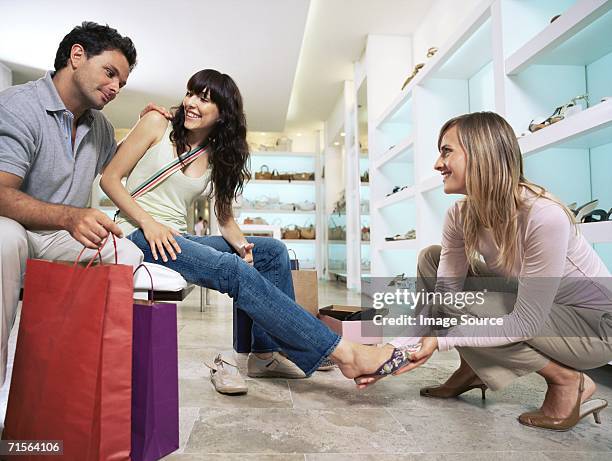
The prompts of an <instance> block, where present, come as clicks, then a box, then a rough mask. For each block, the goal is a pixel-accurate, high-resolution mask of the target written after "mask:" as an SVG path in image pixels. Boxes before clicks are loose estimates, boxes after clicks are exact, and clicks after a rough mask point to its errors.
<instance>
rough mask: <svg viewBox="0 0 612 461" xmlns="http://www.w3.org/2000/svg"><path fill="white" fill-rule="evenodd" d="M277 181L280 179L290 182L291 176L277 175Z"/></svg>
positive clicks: (289, 174) (285, 174)
mask: <svg viewBox="0 0 612 461" xmlns="http://www.w3.org/2000/svg"><path fill="white" fill-rule="evenodd" d="M278 179H282V180H283V181H291V180H292V179H293V174H291V173H279V175H278Z"/></svg>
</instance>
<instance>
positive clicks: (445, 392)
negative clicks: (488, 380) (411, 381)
mask: <svg viewBox="0 0 612 461" xmlns="http://www.w3.org/2000/svg"><path fill="white" fill-rule="evenodd" d="M472 389H480V392H481V393H482V400H485V399H486V392H487V389H488V387H487V385H486V384H484V383H479V384H474V381H472V382H471V383H468V384H466V385H463V386H459V387H451V386H445V385H444V384H442V385H441V386H431V387H422V388H421V389H420V390H419V393H420V394H421V395H422V396H423V397H435V398H439V399H450V398H453V397H459V396H460V395H461V394H463V393H465V392H467V391H471V390H472Z"/></svg>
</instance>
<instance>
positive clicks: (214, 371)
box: [205, 354, 248, 395]
mask: <svg viewBox="0 0 612 461" xmlns="http://www.w3.org/2000/svg"><path fill="white" fill-rule="evenodd" d="M205 365H206V366H207V367H208V368H210V382H211V383H212V384H213V386H214V387H215V390H216V391H217V392H219V393H220V394H230V395H237V394H246V393H247V391H248V388H247V384H246V381H245V380H244V378H243V377H242V376H240V372H239V371H238V367H236V365H234V364H233V363H230V362H228V361H226V360H224V359H223V356H222V355H221V354H219V355H217V357H215V360H214V362H213V365H212V366H211V365H209V364H207V363H206V364H205Z"/></svg>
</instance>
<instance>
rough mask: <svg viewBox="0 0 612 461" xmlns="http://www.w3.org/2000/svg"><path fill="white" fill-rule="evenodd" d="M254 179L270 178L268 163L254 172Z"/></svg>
mask: <svg viewBox="0 0 612 461" xmlns="http://www.w3.org/2000/svg"><path fill="white" fill-rule="evenodd" d="M255 179H272V173H271V172H270V167H269V166H268V165H262V166H261V168H260V169H259V171H257V172H255Z"/></svg>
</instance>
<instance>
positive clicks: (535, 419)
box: [518, 373, 608, 432]
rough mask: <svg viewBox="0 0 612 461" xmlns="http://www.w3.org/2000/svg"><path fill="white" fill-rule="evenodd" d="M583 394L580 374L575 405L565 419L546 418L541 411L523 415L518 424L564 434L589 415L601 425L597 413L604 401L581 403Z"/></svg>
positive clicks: (602, 406) (582, 374) (603, 405)
mask: <svg viewBox="0 0 612 461" xmlns="http://www.w3.org/2000/svg"><path fill="white" fill-rule="evenodd" d="M583 392H584V373H580V385H579V386H578V398H577V400H576V405H574V409H573V410H572V412H571V413H570V415H569V416H568V417H567V418H555V417H552V416H546V415H545V414H544V413H542V410H537V411H530V412H527V413H523V414H522V415H520V416H519V417H518V420H519V423H521V424H523V425H524V426H530V427H537V428H539V429H548V430H550V431H558V432H564V431H568V430H570V429H571V428H573V427H574V426H575V425H576V424H578V423H579V422H580V420H581V419H582V418H584V417H585V416H588V415H590V414H592V415H593V418H595V422H596V423H597V424H601V418H600V417H599V413H600V412H601V411H602V410H603V409H604V408H606V407H607V406H608V402H607V401H606V400H604V399H591V400H587V401H586V402H584V403H581V402H580V401H581V400H582V393H583Z"/></svg>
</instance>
